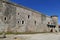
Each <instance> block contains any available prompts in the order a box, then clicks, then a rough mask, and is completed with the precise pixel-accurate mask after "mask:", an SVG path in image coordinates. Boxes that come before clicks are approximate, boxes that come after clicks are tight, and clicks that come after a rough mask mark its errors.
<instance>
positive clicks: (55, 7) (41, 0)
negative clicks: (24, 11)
mask: <svg viewBox="0 0 60 40" xmlns="http://www.w3.org/2000/svg"><path fill="white" fill-rule="evenodd" d="M11 1H12V2H15V3H17V4H21V5H23V6H26V7H28V8H31V9H33V10H37V11H39V12H42V13H43V14H46V15H49V16H51V15H57V16H58V24H60V15H59V14H60V0H11Z"/></svg>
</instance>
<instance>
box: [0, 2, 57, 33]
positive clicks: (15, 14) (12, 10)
mask: <svg viewBox="0 0 60 40" xmlns="http://www.w3.org/2000/svg"><path fill="white" fill-rule="evenodd" d="M1 2H2V3H1ZM1 2H0V6H1V5H3V6H2V7H0V10H1V11H0V14H1V15H0V27H1V28H0V32H1V30H3V29H4V30H3V31H6V32H7V31H10V32H49V31H50V30H49V28H48V27H47V24H48V22H50V24H52V23H53V24H54V21H55V20H58V19H56V18H57V17H56V18H54V20H53V18H51V17H49V16H46V15H44V14H41V13H39V12H37V11H34V10H31V9H28V8H25V7H24V6H18V5H16V4H13V3H9V2H5V1H1ZM56 23H57V21H56Z"/></svg>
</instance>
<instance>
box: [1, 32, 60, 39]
mask: <svg viewBox="0 0 60 40" xmlns="http://www.w3.org/2000/svg"><path fill="white" fill-rule="evenodd" d="M0 40H60V33H43V34H21V35H7V38H0Z"/></svg>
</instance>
